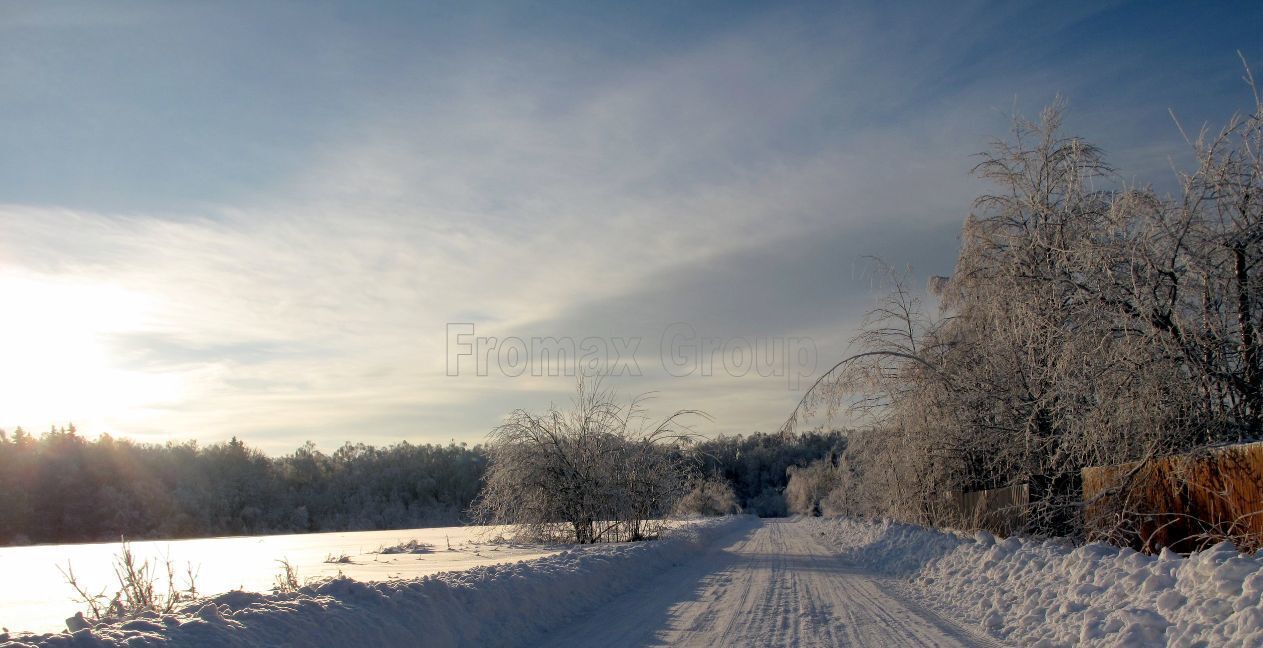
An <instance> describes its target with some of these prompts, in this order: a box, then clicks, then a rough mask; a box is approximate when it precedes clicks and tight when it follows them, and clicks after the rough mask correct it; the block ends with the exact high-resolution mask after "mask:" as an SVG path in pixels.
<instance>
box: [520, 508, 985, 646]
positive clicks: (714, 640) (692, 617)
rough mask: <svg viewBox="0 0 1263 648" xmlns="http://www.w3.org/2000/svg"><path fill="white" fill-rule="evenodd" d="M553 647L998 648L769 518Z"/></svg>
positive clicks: (558, 635)
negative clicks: (892, 647) (834, 647)
mask: <svg viewBox="0 0 1263 648" xmlns="http://www.w3.org/2000/svg"><path fill="white" fill-rule="evenodd" d="M540 645H543V646H575V645H601V646H611V647H616V646H707V647H709V646H715V647H720V646H724V647H726V646H789V645H793V646H944V647H949V646H997V645H1000V644H999V643H998V642H996V641H995V640H993V639H991V638H989V637H983V636H982V635H980V634H979V633H976V632H974V631H971V630H968V629H965V628H962V627H960V626H959V625H957V624H955V623H953V622H951V621H949V620H947V619H944V618H942V617H940V616H938V615H937V614H935V613H934V612H932V611H930V610H928V609H926V608H924V607H922V606H920V605H918V604H916V603H914V602H912V601H910V600H908V599H906V598H904V597H903V596H901V595H900V594H899V593H898V592H897V591H896V589H895V588H894V587H892V583H890V582H889V581H888V580H886V579H883V578H880V577H876V576H874V575H872V574H868V573H866V572H864V571H863V570H862V569H860V568H858V567H857V566H855V565H854V564H852V563H850V562H848V561H846V560H845V559H843V558H841V557H839V556H836V555H834V554H833V552H832V551H831V550H830V549H829V548H827V547H825V546H824V545H823V544H821V543H820V541H819V540H817V539H816V538H815V537H813V536H812V535H811V534H810V533H808V531H807V530H806V528H805V525H801V524H797V523H795V522H792V521H787V520H764V521H762V523H761V524H760V525H758V526H757V527H753V528H751V527H745V528H743V529H740V530H739V531H738V532H736V533H735V534H734V535H733V536H729V537H728V538H726V539H724V540H722V541H720V542H717V543H716V544H715V546H714V548H713V549H712V550H711V551H710V552H708V553H706V554H704V555H703V557H702V558H700V559H699V560H697V561H694V562H691V563H688V564H683V565H679V566H677V567H675V568H673V569H670V570H667V571H666V572H663V573H661V574H658V575H657V576H655V577H653V578H651V579H649V580H648V581H646V582H645V583H644V584H642V585H641V586H640V587H637V588H636V589H634V590H633V591H631V592H629V593H628V594H626V595H624V596H622V597H620V598H618V599H616V600H614V601H613V602H611V603H610V604H608V605H606V606H603V607H602V608H601V609H600V610H598V611H597V613H596V614H595V615H593V616H591V617H589V618H586V619H583V620H580V621H579V622H577V623H575V624H573V625H571V626H569V627H565V628H560V629H558V630H556V631H554V632H552V633H550V634H549V635H547V636H546V638H545V640H544V642H543V643H541V644H540Z"/></svg>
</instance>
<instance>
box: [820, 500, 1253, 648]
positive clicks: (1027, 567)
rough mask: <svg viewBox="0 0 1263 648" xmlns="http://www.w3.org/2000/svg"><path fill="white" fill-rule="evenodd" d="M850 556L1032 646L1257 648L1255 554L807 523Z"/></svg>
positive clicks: (1227, 548)
mask: <svg viewBox="0 0 1263 648" xmlns="http://www.w3.org/2000/svg"><path fill="white" fill-rule="evenodd" d="M806 522H807V523H809V524H814V525H817V527H818V531H817V535H819V536H821V538H822V539H823V540H825V541H826V542H829V543H831V544H832V545H833V546H834V547H836V548H837V549H838V550H839V551H840V552H841V553H842V554H844V555H846V556H847V557H849V558H850V559H851V560H853V561H855V562H856V563H859V564H861V565H865V566H867V567H869V568H871V569H873V570H874V571H877V572H879V573H882V574H885V575H887V576H892V577H896V578H899V579H901V580H902V581H903V582H904V583H905V584H906V586H907V589H908V590H909V593H910V594H912V595H913V596H915V597H916V598H919V599H921V600H923V601H924V602H926V603H928V604H929V605H930V606H931V607H936V608H938V609H940V610H941V611H943V612H945V613H947V614H950V615H954V616H957V617H959V618H962V619H963V620H967V621H972V622H974V623H977V624H979V625H980V626H982V627H983V628H985V629H986V630H987V631H988V632H989V633H990V634H992V635H993V636H996V637H1000V638H1003V639H1007V640H1011V641H1014V642H1018V643H1021V644H1023V645H1033V646H1161V645H1168V646H1263V609H1260V596H1261V595H1263V555H1255V556H1246V555H1242V554H1240V553H1239V552H1238V551H1237V550H1236V549H1235V548H1233V547H1232V546H1231V545H1229V544H1227V543H1224V544H1220V545H1216V546H1214V547H1211V548H1209V549H1207V550H1204V551H1201V552H1198V553H1195V554H1192V555H1191V556H1188V557H1183V556H1180V555H1178V554H1175V553H1171V552H1169V551H1168V552H1163V553H1162V554H1161V555H1158V556H1149V555H1145V554H1141V553H1138V552H1136V551H1134V550H1132V549H1127V548H1124V549H1119V548H1118V547H1114V546H1111V545H1105V544H1089V545H1084V546H1080V547H1073V546H1070V545H1068V544H1065V543H1063V542H1058V541H1045V540H1033V539H1020V538H1007V539H1004V540H997V539H996V538H995V537H994V536H992V535H991V534H989V533H987V532H985V531H984V532H979V533H977V534H972V535H966V534H962V533H955V532H946V531H936V530H932V529H926V528H923V527H917V526H913V525H907V524H899V523H892V522H873V521H860V520H851V519H834V520H810V521H806Z"/></svg>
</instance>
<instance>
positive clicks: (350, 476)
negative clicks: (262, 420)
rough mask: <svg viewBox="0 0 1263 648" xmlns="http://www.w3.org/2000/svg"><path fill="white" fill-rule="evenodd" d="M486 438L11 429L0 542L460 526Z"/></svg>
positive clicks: (1, 456)
mask: <svg viewBox="0 0 1263 648" xmlns="http://www.w3.org/2000/svg"><path fill="white" fill-rule="evenodd" d="M486 463H487V460H486V454H485V452H484V451H483V448H482V447H480V446H474V447H468V446H466V445H465V444H456V443H452V444H449V445H446V446H443V445H432V444H422V445H414V444H410V443H408V442H401V443H397V444H394V445H391V446H387V447H384V448H379V447H374V446H370V445H364V444H352V443H347V444H345V445H343V446H342V447H340V448H338V449H337V450H336V451H335V452H333V453H332V454H325V453H323V452H320V451H319V450H317V449H316V448H315V446H314V445H312V444H311V443H308V444H306V445H304V446H303V447H301V448H298V449H297V450H295V451H294V452H293V453H290V454H287V455H284V456H280V457H269V456H267V455H265V454H263V453H262V452H260V451H258V450H256V449H254V448H250V447H248V446H247V445H246V444H245V443H243V442H241V441H239V440H237V439H236V438H235V437H234V438H233V439H232V440H230V441H227V442H224V443H214V444H209V445H205V446H202V445H199V444H197V443H196V442H192V441H190V442H185V443H167V444H165V445H155V444H146V443H136V442H133V441H130V440H127V439H116V438H113V437H111V436H109V435H107V434H103V435H101V436H99V437H98V438H97V439H95V440H91V441H90V440H88V439H86V438H84V437H83V436H81V435H80V434H79V433H78V432H77V431H76V430H75V429H74V427H73V426H71V427H69V428H64V429H53V430H50V431H49V432H47V433H45V434H42V435H40V436H38V437H36V436H33V435H31V434H28V433H26V432H25V431H23V430H21V429H20V428H19V429H18V430H16V431H15V432H14V433H13V434H8V433H5V432H4V431H0V493H3V496H0V543H4V544H26V543H48V542H87V541H107V540H118V538H119V537H120V536H126V537H128V538H156V537H162V538H183V537H202V536H218V535H243V534H266V533H303V532H309V531H341V530H371V529H390V528H409V527H420V526H443V525H450V524H457V523H459V522H460V521H461V520H462V519H463V518H462V516H463V514H464V511H465V509H466V508H467V507H468V506H469V503H470V502H471V501H473V499H474V496H475V495H477V493H478V489H479V487H480V483H481V480H482V476H483V472H484V471H485V470H486Z"/></svg>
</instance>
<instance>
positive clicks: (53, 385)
mask: <svg viewBox="0 0 1263 648" xmlns="http://www.w3.org/2000/svg"><path fill="white" fill-rule="evenodd" d="M0 296H2V297H3V299H4V312H5V316H4V317H3V318H2V319H0V428H6V429H12V428H13V427H16V426H18V425H22V426H25V427H26V428H28V430H29V431H31V432H36V433H38V432H41V431H43V430H44V429H46V428H47V427H48V426H49V425H54V424H55V425H65V424H67V423H75V424H76V425H78V426H79V427H81V428H84V429H87V430H91V431H92V432H106V431H109V430H110V428H111V427H113V426H114V425H118V424H120V423H124V422H133V421H138V420H141V419H144V418H146V409H147V408H148V407H151V406H152V405H154V404H156V403H160V402H162V401H165V400H168V399H170V398H171V397H172V396H173V395H174V394H175V393H176V392H178V387H179V385H178V379H176V378H174V377H172V376H167V375H161V374H147V373H144V372H139V371H132V370H128V369H125V368H122V367H119V366H117V365H116V363H115V362H114V359H113V358H111V354H110V351H109V338H110V336H112V335H116V334H120V333H127V332H138V331H143V330H144V328H145V325H146V321H147V319H148V317H149V315H150V313H151V311H152V308H153V303H152V300H151V299H150V298H149V297H148V296H146V295H144V294H142V293H138V292H135V291H132V290H128V289H126V288H123V287H121V286H118V285H115V284H112V283H109V282H101V281H92V280H84V279H60V278H51V277H46V276H40V275H33V274H0Z"/></svg>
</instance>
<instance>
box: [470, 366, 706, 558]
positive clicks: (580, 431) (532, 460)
mask: <svg viewBox="0 0 1263 648" xmlns="http://www.w3.org/2000/svg"><path fill="white" fill-rule="evenodd" d="M691 416H704V415H703V414H701V413H700V412H697V411H693V410H681V411H677V412H675V413H674V414H672V415H671V416H669V417H667V418H666V419H663V420H661V421H657V422H651V421H650V420H649V419H648V418H647V416H646V413H645V411H644V409H643V399H642V398H637V399H633V400H632V401H631V402H630V403H627V404H621V403H619V402H618V400H617V397H616V396H615V394H614V393H613V392H611V391H609V390H605V389H602V388H601V387H600V383H599V382H596V383H584V382H583V381H580V383H579V388H578V390H577V393H576V395H575V397H574V399H573V401H572V403H571V407H570V408H569V409H566V410H562V409H559V408H557V407H552V408H550V409H549V410H548V411H547V412H544V413H534V412H529V411H526V410H517V411H515V412H513V413H512V414H510V415H509V417H508V419H507V420H506V421H505V422H504V423H503V424H502V425H500V426H499V427H497V428H496V429H495V430H494V431H493V432H492V433H491V440H490V443H489V444H488V445H487V452H488V455H489V458H490V462H489V465H488V468H487V476H486V484H485V486H484V488H483V491H482V493H481V494H480V495H479V498H478V500H477V502H476V503H475V505H474V507H473V509H472V512H473V514H474V517H475V518H477V519H479V520H481V521H483V522H485V523H488V524H510V525H513V526H514V527H515V528H516V530H517V533H518V535H519V536H521V537H524V538H529V539H532V540H565V541H569V542H576V543H590V542H602V541H608V540H612V539H631V540H639V539H642V538H644V537H647V536H649V535H652V534H655V533H657V532H658V531H659V528H658V526H657V525H658V524H659V523H660V520H661V519H662V518H663V517H664V516H665V515H666V514H668V513H669V512H670V511H671V510H672V508H673V506H674V505H675V503H676V500H677V499H678V498H679V497H680V496H681V495H682V494H683V491H684V486H685V483H686V480H687V478H688V475H689V472H690V470H691V465H690V464H689V462H688V461H687V458H686V457H685V456H684V454H683V453H682V450H683V449H684V446H686V445H688V444H689V443H690V438H691V436H692V434H691V430H690V429H689V428H688V427H687V426H686V425H684V423H683V421H684V419H685V418H687V417H691Z"/></svg>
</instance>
